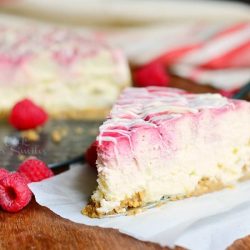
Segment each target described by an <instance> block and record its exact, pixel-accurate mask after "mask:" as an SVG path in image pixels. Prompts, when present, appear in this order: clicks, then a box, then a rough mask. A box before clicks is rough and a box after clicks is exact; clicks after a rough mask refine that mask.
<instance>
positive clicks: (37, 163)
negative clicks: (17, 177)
mask: <svg viewBox="0 0 250 250" xmlns="http://www.w3.org/2000/svg"><path fill="white" fill-rule="evenodd" d="M17 171H18V173H20V174H21V175H24V176H26V177H27V178H28V179H29V180H30V181H31V182H36V181H41V180H44V179H47V178H49V177H51V176H53V175H54V174H53V172H52V170H51V169H50V168H49V167H48V166H47V165H46V163H44V162H43V161H41V160H39V159H37V158H35V157H32V158H29V159H27V160H25V161H24V162H23V163H22V164H21V165H20V166H19V167H18V169H17Z"/></svg>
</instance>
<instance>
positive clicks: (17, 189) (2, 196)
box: [0, 173, 32, 212]
mask: <svg viewBox="0 0 250 250" xmlns="http://www.w3.org/2000/svg"><path fill="white" fill-rule="evenodd" d="M31 197H32V193H31V191H30V190H29V188H28V186H27V183H26V181H25V179H23V177H22V176H21V175H20V174H18V173H10V174H9V175H7V176H6V177H4V178H2V179H1V180H0V205H1V207H2V208H3V209H4V210H6V211H8V212H18V211H19V210H21V209H22V208H24V207H25V206H26V205H27V204H28V203H29V202H30V200H31Z"/></svg>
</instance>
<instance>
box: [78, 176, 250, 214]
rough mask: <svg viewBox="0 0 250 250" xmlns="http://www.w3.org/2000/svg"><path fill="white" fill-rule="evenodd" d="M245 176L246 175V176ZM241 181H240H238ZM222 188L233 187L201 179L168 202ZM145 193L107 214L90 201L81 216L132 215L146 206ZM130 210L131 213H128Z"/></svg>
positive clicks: (139, 193)
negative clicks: (191, 187)
mask: <svg viewBox="0 0 250 250" xmlns="http://www.w3.org/2000/svg"><path fill="white" fill-rule="evenodd" d="M246 176H247V175H246ZM249 177H250V173H248V178H244V180H246V179H249ZM239 181H241V179H240V180H239ZM224 188H233V185H228V184H223V183H222V182H221V181H220V180H219V179H210V178H208V177H203V178H202V179H201V180H200V181H199V182H198V185H197V186H196V188H195V189H194V190H193V191H192V192H190V193H187V194H183V195H176V196H172V197H171V198H170V199H169V200H168V201H177V200H182V199H185V198H190V197H198V196H201V195H203V194H206V193H212V192H215V191H219V190H222V189H224ZM144 195H145V192H144V191H143V192H137V193H135V194H134V195H133V196H132V197H131V198H127V199H125V200H123V201H122V202H121V204H120V206H119V207H117V208H115V209H113V210H112V211H110V212H109V213H100V212H98V208H100V203H99V202H95V201H93V200H90V202H89V204H88V205H87V206H86V207H85V208H83V209H82V214H83V215H86V216H88V217H91V218H102V217H105V216H109V215H115V214H119V213H122V212H123V213H124V209H125V211H126V215H134V214H137V213H140V212H142V211H143V210H145V208H144V207H143V206H145V205H147V204H145V203H144V202H143V198H144ZM166 202H167V201H162V200H160V201H157V202H156V206H158V205H162V204H165V203H166ZM130 209H131V212H130V211H129V210H130Z"/></svg>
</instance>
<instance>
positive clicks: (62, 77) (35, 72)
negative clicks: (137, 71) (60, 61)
mask: <svg viewBox="0 0 250 250" xmlns="http://www.w3.org/2000/svg"><path fill="white" fill-rule="evenodd" d="M120 63H121V65H120V66H118V67H117V65H114V61H113V60H112V58H111V57H110V54H108V53H106V52H105V51H103V52H100V53H99V54H98V55H97V56H96V57H91V58H89V59H88V60H86V58H85V60H78V61H77V62H76V63H75V64H73V65H71V66H70V68H68V69H67V68H65V69H63V68H62V67H61V68H59V67H58V65H56V63H52V61H51V59H50V58H46V60H45V58H42V60H40V57H36V58H34V59H33V61H32V62H30V63H29V64H28V65H26V68H25V70H24V71H20V72H18V75H17V76H15V77H16V79H15V80H14V82H15V84H8V85H3V86H1V91H0V106H1V109H2V110H10V109H11V108H12V106H13V105H14V104H15V103H16V102H17V101H19V100H21V99H23V98H30V99H32V100H33V101H35V102H36V103H38V104H39V105H41V106H43V107H44V108H45V109H46V110H47V111H48V112H49V113H52V114H53V113H58V112H61V111H70V110H71V109H73V110H83V109H101V108H106V109H110V107H111V106H112V104H113V103H114V102H115V100H116V99H117V97H118V95H119V94H120V92H121V90H122V89H123V88H124V87H126V86H128V85H129V84H130V73H129V69H128V66H127V64H126V62H125V60H124V62H122V61H120ZM13 73H15V72H14V71H13Z"/></svg>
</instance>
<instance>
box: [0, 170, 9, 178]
mask: <svg viewBox="0 0 250 250" xmlns="http://www.w3.org/2000/svg"><path fill="white" fill-rule="evenodd" d="M7 175H9V171H8V170H7V169H5V168H0V180H1V179H3V178H4V177H6V176H7Z"/></svg>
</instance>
